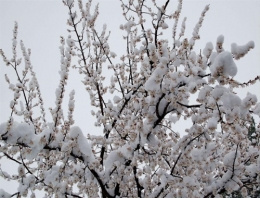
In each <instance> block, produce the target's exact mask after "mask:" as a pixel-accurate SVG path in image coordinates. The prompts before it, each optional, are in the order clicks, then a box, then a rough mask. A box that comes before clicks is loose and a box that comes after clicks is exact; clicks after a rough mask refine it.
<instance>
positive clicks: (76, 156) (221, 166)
mask: <svg viewBox="0 0 260 198" xmlns="http://www.w3.org/2000/svg"><path fill="white" fill-rule="evenodd" d="M63 3H64V6H65V7H66V9H67V10H68V20H67V25H68V32H69V33H70V36H69V37H68V38H67V39H64V38H63V37H61V46H60V56H61V62H60V71H59V77H60V78H59V79H60V80H59V84H58V87H57V89H56V95H55V96H56V97H55V98H54V101H55V106H54V108H53V109H51V115H52V118H53V119H52V120H50V121H49V122H48V121H47V120H46V116H45V114H46V113H45V110H44V103H43V99H42V93H41V92H40V85H39V84H40V83H39V81H38V80H37V77H36V73H35V72H34V71H33V67H32V63H31V60H30V56H31V51H30V50H29V49H26V48H25V45H24V43H23V42H22V41H21V42H20V45H21V52H22V58H23V59H22V58H19V57H18V53H17V40H18V24H17V23H15V26H14V31H13V42H12V46H11V47H12V48H11V51H12V57H11V58H9V57H7V56H6V55H5V53H4V50H2V49H1V50H0V54H1V56H2V58H3V62H4V63H5V64H6V66H8V67H9V68H10V69H12V70H13V71H14V73H15V74H16V77H17V78H16V81H15V80H14V79H11V78H9V77H8V76H7V75H5V79H6V82H7V83H8V86H9V89H10V90H11V91H12V92H13V94H14V96H13V100H12V101H10V104H9V106H10V116H9V119H8V120H7V121H6V122H4V123H2V124H1V125H0V161H1V162H2V161H3V160H7V161H10V163H14V164H16V165H17V170H14V171H12V173H9V172H8V171H5V170H3V169H2V167H0V177H2V178H3V179H6V180H14V181H16V182H18V184H19V186H18V188H17V189H14V192H13V193H12V194H9V193H7V192H6V189H0V197H15V196H17V197H28V196H31V197H36V196H37V192H38V191H42V192H44V193H45V196H46V197H53V196H55V197H109V198H112V197H198V198H200V197H220V196H224V197H225V196H227V195H229V196H235V195H237V194H241V195H243V196H244V197H246V196H247V197H256V196H257V195H258V194H259V192H260V189H259V186H260V185H259V177H260V175H259V170H260V156H259V153H260V150H259V148H260V147H259V146H260V141H259V140H260V125H259V123H258V122H259V119H258V118H259V117H260V103H259V102H258V100H257V97H256V96H255V95H254V94H251V93H248V94H247V96H246V97H244V98H241V97H240V96H239V95H238V94H236V93H235V92H234V89H233V88H243V87H244V86H250V85H251V84H253V83H256V82H258V81H259V76H260V75H257V74H256V75H257V76H256V77H255V78H254V79H248V81H246V82H244V83H240V82H239V79H237V76H236V74H237V71H238V70H239V68H237V66H236V62H235V61H234V59H235V60H238V59H240V58H241V57H243V56H244V55H246V54H247V53H249V51H250V50H251V49H253V48H254V43H253V42H252V41H250V42H249V43H247V44H246V45H244V46H238V45H236V44H232V46H231V52H229V51H226V50H225V49H224V48H223V43H224V36H223V35H220V36H219V37H218V38H217V41H216V43H215V45H213V43H212V42H208V43H206V45H205V47H204V48H202V49H203V50H200V51H199V52H196V51H195V50H194V45H195V41H196V40H198V39H199V38H200V36H199V30H200V28H201V27H202V23H203V21H204V18H205V15H206V12H207V11H208V10H209V6H206V7H205V9H204V10H203V11H202V13H201V16H200V18H199V21H198V23H197V24H196V26H195V28H194V29H193V32H192V36H191V38H184V33H185V29H186V24H185V21H186V18H184V19H183V22H182V24H181V27H180V33H179V34H178V36H179V37H178V38H176V35H177V33H176V32H177V27H178V21H179V20H180V17H181V11H182V9H183V8H182V7H183V4H182V3H183V1H182V0H180V1H179V2H178V5H177V8H176V11H175V12H173V13H170V10H171V9H170V8H172V7H171V6H172V4H171V2H170V1H167V0H166V1H164V2H159V1H158V2H157V1H151V2H149V1H135V0H129V1H127V0H121V7H122V10H123V16H122V17H123V18H125V20H126V21H125V23H124V24H121V25H120V29H121V30H123V33H122V40H120V39H118V43H119V44H120V45H121V44H122V45H125V47H126V50H125V51H124V52H123V51H119V52H116V49H115V51H113V50H112V49H111V46H110V45H109V36H110V32H108V30H107V29H109V27H107V26H106V25H104V26H103V28H101V30H100V31H98V29H97V27H96V23H97V22H98V20H97V19H98V16H99V14H102V13H99V7H98V5H96V6H95V7H94V8H92V3H93V2H92V1H91V0H89V1H87V2H86V3H85V2H83V1H82V0H78V1H77V2H76V1H74V0H64V1H63ZM169 27H172V30H168V29H169ZM113 31H114V30H112V33H113ZM166 31H172V37H171V38H166V37H165V36H164V34H163V33H164V32H166ZM121 42H122V43H121ZM115 52H116V53H115ZM73 64H74V65H73ZM72 65H73V66H72ZM71 67H72V68H73V69H76V70H77V71H78V72H79V75H81V76H82V77H83V81H82V83H83V85H84V87H85V90H86V91H87V93H88V94H89V98H90V105H91V106H92V109H93V110H92V111H91V114H92V115H93V116H94V117H95V119H96V122H95V123H94V125H95V126H96V127H98V128H101V129H102V132H103V134H102V135H96V134H94V133H91V134H87V135H86V133H87V132H89V131H88V130H89V129H88V128H86V129H81V128H79V127H77V126H74V123H75V120H74V117H73V114H74V110H75V108H77V101H76V100H75V94H76V93H75V91H74V90H72V91H71V92H70V93H67V92H66V90H67V88H66V85H67V83H68V77H69V73H70V69H71ZM107 79H108V80H107ZM65 97H68V104H67V106H65V107H64V100H65ZM194 101H196V102H195V103H194ZM36 107H38V108H36ZM65 110H67V114H66V112H65ZM82 110H83V109H82ZM257 116H258V117H257ZM19 117H22V118H23V121H22V122H18V121H19ZM85 119H86V120H87V121H88V120H89V119H88V118H85ZM178 124H181V127H178Z"/></svg>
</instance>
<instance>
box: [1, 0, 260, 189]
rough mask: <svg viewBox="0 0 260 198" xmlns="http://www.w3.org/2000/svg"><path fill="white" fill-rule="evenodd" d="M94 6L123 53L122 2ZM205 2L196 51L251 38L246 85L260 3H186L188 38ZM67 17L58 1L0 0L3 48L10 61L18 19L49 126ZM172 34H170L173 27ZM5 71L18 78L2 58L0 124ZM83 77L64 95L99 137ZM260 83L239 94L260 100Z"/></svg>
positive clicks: (241, 72) (258, 61) (242, 68)
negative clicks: (71, 97) (72, 95)
mask: <svg viewBox="0 0 260 198" xmlns="http://www.w3.org/2000/svg"><path fill="white" fill-rule="evenodd" d="M176 1H177V0H176ZM96 2H100V16H99V20H98V26H100V27H101V26H102V25H103V23H107V25H108V30H111V37H110V41H109V43H110V44H111V50H112V51H114V52H116V53H117V54H118V55H121V52H124V51H125V48H122V46H124V43H121V42H120V41H121V40H120V39H121V38H122V36H121V35H122V31H121V30H120V29H119V28H118V27H119V25H120V24H121V23H124V21H123V20H122V17H121V16H122V15H121V13H122V12H121V9H120V3H119V1H117V0H99V1H95V0H93V4H95V3H96ZM158 2H161V1H158ZM207 4H210V10H209V11H208V13H207V14H206V18H205V20H204V23H203V27H202V28H201V31H200V35H201V40H200V41H198V42H197V43H196V49H197V50H198V51H199V49H203V48H204V46H205V44H206V43H207V42H209V41H211V42H213V43H215V41H216V38H217V37H218V36H219V35H220V34H223V35H224V36H225V42H224V48H225V49H227V50H230V44H231V43H233V42H236V43H237V44H238V45H242V44H246V43H247V42H248V41H250V40H253V41H254V42H255V49H254V50H253V51H250V52H249V54H248V55H247V56H246V57H244V58H242V59H241V60H239V61H238V62H237V66H238V74H237V76H236V77H235V79H236V80H239V81H241V82H245V81H248V80H249V79H252V78H254V77H255V76H256V75H260V37H259V35H260V12H259V11H260V1H258V0H255V1H254V0H244V1H237V0H233V1H231V0H228V1H227V0H201V1H195V0H194V1H191V0H190V1H185V0H184V3H183V10H182V14H181V20H182V18H183V17H185V16H187V23H186V37H188V38H189V37H190V35H191V33H192V29H193V27H194V25H195V24H196V23H197V21H198V18H199V17H200V13H201V11H202V10H203V8H204V6H205V5H207ZM175 8H176V7H171V8H169V10H171V11H174V10H175ZM66 19H67V8H66V7H64V6H63V4H62V3H61V1H59V0H34V1H33V0H27V1H23V0H0V48H1V49H3V50H4V52H5V53H6V55H7V57H10V56H11V55H12V54H11V43H12V41H11V39H12V30H13V25H14V21H17V22H18V24H19V29H18V39H22V40H23V41H24V44H25V46H26V47H29V48H31V49H32V57H31V61H32V65H33V66H34V70H35V72H36V74H37V76H38V81H39V83H40V88H41V90H42V97H43V99H44V101H45V108H46V111H47V115H48V116H47V118H48V121H49V122H50V121H51V117H50V114H49V111H48V108H49V107H54V101H55V89H56V88H57V86H58V82H59V75H58V71H59V69H60V63H59V60H60V55H59V49H58V47H59V44H60V36H61V35H62V36H65V35H67V32H66V29H67V26H66ZM180 23H181V21H180ZM168 31H169V35H171V28H170V29H169V30H168ZM169 37H170V36H169ZM6 73H7V74H8V76H9V78H10V80H11V81H15V80H16V78H15V76H14V75H13V74H14V72H13V70H12V69H11V68H9V67H6V66H5V65H4V63H3V61H2V59H1V60H0V96H1V97H0V123H2V122H5V121H7V120H8V117H9V116H10V109H9V102H10V100H11V99H12V92H11V91H9V90H8V88H7V83H6V82H5V80H4V74H6ZM82 78H83V76H79V75H78V74H77V72H76V71H72V73H71V76H69V86H68V88H67V92H66V93H67V94H69V92H70V90H72V89H75V90H76V112H75V120H76V125H79V126H80V127H81V128H82V130H83V131H84V132H85V133H95V129H94V128H93V127H91V128H90V130H89V127H90V126H93V120H92V119H90V118H91V117H90V113H89V109H90V107H89V105H88V104H89V100H88V93H87V92H86V91H84V87H83V86H82V84H81V82H80V80H81V79H82ZM259 84H260V83H258V84H257V85H254V86H250V87H249V88H247V89H246V90H245V91H238V93H239V94H240V95H242V96H245V95H246V93H247V91H250V92H251V93H254V94H257V95H258V98H260V85H259ZM65 105H66V101H65ZM65 112H66V109H65ZM3 165H4V164H3ZM5 185H6V183H3V181H2V180H0V186H1V187H4V186H5ZM1 187H0V188H1Z"/></svg>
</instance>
